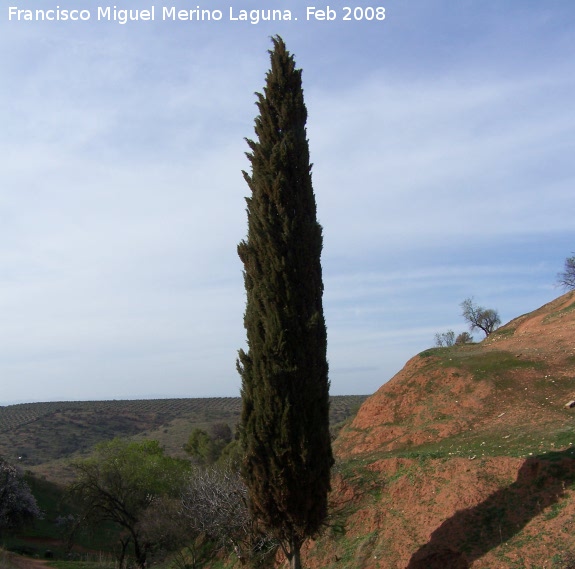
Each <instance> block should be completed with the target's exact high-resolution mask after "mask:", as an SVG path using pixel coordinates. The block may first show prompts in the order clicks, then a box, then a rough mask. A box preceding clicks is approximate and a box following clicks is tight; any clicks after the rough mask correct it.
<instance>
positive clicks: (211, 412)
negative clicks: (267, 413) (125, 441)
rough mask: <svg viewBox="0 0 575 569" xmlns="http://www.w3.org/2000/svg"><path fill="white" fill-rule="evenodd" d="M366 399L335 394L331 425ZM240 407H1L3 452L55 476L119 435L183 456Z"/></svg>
mask: <svg viewBox="0 0 575 569" xmlns="http://www.w3.org/2000/svg"><path fill="white" fill-rule="evenodd" d="M366 398H367V396H366V395H338V396H333V397H332V398H331V408H330V422H331V424H332V426H334V427H335V426H336V425H338V424H340V423H341V422H342V421H344V420H345V419H346V418H348V417H349V416H350V415H351V414H352V413H355V412H356V411H357V409H358V408H359V406H360V405H361V403H363V401H364V400H365V399H366ZM240 411H241V399H240V398H239V397H222V398H196V399H142V400H135V401H122V400H114V401H77V402H70V401H63V402H49V403H24V404H20V405H9V406H5V407H0V455H1V456H4V457H5V458H6V459H8V460H9V461H11V462H18V463H20V464H21V465H22V466H23V467H25V468H27V469H30V470H32V471H34V472H37V473H40V474H44V475H47V476H48V477H52V478H56V479H57V478H58V477H60V476H61V475H62V465H63V464H65V462H66V461H67V460H69V459H70V458H71V457H74V456H78V455H81V454H83V453H88V452H89V451H90V449H91V448H92V447H93V446H94V445H95V444H97V443H99V442H101V441H104V440H110V439H112V438H114V437H132V438H135V439H138V438H140V439H141V438H149V439H154V440H158V441H160V442H161V443H162V445H164V447H165V448H166V451H167V452H168V453H170V454H172V455H175V456H178V455H180V456H183V455H184V453H183V450H182V445H183V444H184V443H185V442H186V441H187V439H188V436H189V434H190V432H191V431H192V429H194V428H207V427H209V425H211V424H213V423H217V422H225V423H228V424H229V425H230V427H231V428H232V429H234V428H235V426H236V424H237V423H238V421H239V417H240Z"/></svg>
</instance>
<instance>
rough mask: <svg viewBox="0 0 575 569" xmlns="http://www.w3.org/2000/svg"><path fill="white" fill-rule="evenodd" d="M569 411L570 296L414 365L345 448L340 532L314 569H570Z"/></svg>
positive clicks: (340, 443) (348, 435) (371, 408)
mask: <svg viewBox="0 0 575 569" xmlns="http://www.w3.org/2000/svg"><path fill="white" fill-rule="evenodd" d="M572 400H575V292H570V293H568V294H566V295H563V296H561V297H559V298H557V299H556V300H554V301H553V302H551V303H549V304H547V305H545V306H543V307H541V308H540V309H538V310H535V311H534V312H532V313H530V314H526V315H523V316H520V317H519V318H516V319H514V320H512V321H511V322H509V323H508V324H507V325H505V326H503V327H502V328H500V329H499V330H497V331H496V332H494V333H493V334H491V335H490V336H489V337H488V338H487V339H485V340H484V341H482V342H480V343H478V344H473V345H465V346H453V347H449V348H432V349H429V350H425V351H424V352H422V353H420V354H418V355H417V356H415V357H414V358H412V359H411V360H410V361H409V362H407V364H406V365H405V367H404V368H403V369H402V370H401V371H400V372H399V373H398V374H397V375H396V376H395V377H394V378H393V379H391V380H390V381H389V382H388V383H386V384H384V385H383V386H382V387H381V388H380V389H379V390H378V391H377V393H375V394H374V395H372V396H371V397H369V398H368V399H367V400H366V402H365V403H364V404H363V405H362V407H361V409H360V410H359V412H358V413H357V415H356V416H355V418H354V420H353V421H352V422H351V423H350V424H349V425H347V426H345V427H344V428H343V429H342V431H341V433H340V435H339V437H338V439H337V440H336V442H335V452H336V456H337V458H338V465H337V468H336V472H337V474H336V475H335V477H334V482H333V486H334V491H333V492H332V500H333V505H332V506H333V508H332V520H331V524H332V527H333V528H335V529H334V530H333V531H329V532H326V533H325V535H324V536H323V537H321V538H320V539H319V540H318V541H317V542H315V543H314V544H312V546H311V548H310V550H309V551H308V553H307V556H306V561H305V562H306V566H309V567H314V568H320V567H321V568H322V569H329V568H334V569H335V568H336V567H337V568H338V569H352V568H353V569H357V568H362V569H375V568H381V569H465V568H468V567H472V568H473V569H493V568H495V567H497V568H517V569H523V568H527V567H530V568H535V567H549V568H555V569H559V568H564V569H565V568H568V567H575V564H573V561H575V531H574V526H573V523H574V520H575V408H569V407H567V406H566V404H568V403H569V402H570V401H572ZM337 528H339V530H338V531H336V529H337ZM571 554H573V556H572V558H571V562H569V563H571V564H569V563H568V555H571Z"/></svg>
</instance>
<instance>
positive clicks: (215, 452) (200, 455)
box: [184, 423, 232, 464]
mask: <svg viewBox="0 0 575 569" xmlns="http://www.w3.org/2000/svg"><path fill="white" fill-rule="evenodd" d="M219 425H221V423H216V425H212V429H211V431H212V434H211V435H210V434H208V433H207V432H206V431H204V430H203V429H194V430H193V431H192V432H191V433H190V437H189V439H188V442H187V443H186V444H185V445H184V450H185V451H186V452H187V453H188V454H189V455H190V456H191V457H192V458H193V459H195V461H196V462H197V463H198V464H214V462H216V461H217V460H218V459H219V458H220V456H221V454H222V451H223V450H224V448H225V447H226V446H227V445H228V444H229V443H230V442H231V439H232V437H231V429H230V428H229V426H228V431H229V436H228V433H227V432H222V433H219V432H217V429H218V428H219ZM226 426H227V425H226ZM214 427H215V428H216V432H214Z"/></svg>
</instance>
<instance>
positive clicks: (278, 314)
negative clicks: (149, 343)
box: [238, 36, 333, 569]
mask: <svg viewBox="0 0 575 569" xmlns="http://www.w3.org/2000/svg"><path fill="white" fill-rule="evenodd" d="M272 41H273V46H274V49H273V50H272V51H270V52H269V53H270V56H271V68H270V70H269V71H268V73H267V75H266V85H265V87H264V89H263V91H264V92H263V94H261V93H256V95H257V106H258V109H259V116H257V117H256V119H255V133H256V135H257V140H256V141H254V140H248V139H246V140H247V143H248V145H249V147H250V150H251V152H248V153H247V156H248V158H249V160H250V162H251V169H252V172H251V175H250V174H248V173H246V172H243V174H244V178H245V180H246V182H247V184H248V186H249V188H250V190H251V197H248V198H246V201H247V214H248V235H247V238H246V240H244V241H242V242H241V243H240V244H239V246H238V253H239V256H240V258H241V260H242V262H243V264H244V283H245V288H246V293H247V305H246V311H245V315H244V326H245V328H246V332H247V343H248V351H247V353H246V352H245V351H244V350H240V352H239V360H238V370H239V372H240V374H241V376H242V416H241V435H242V444H243V450H244V456H245V459H244V468H243V473H244V478H245V481H246V483H247V485H248V488H249V494H250V502H251V508H252V514H253V516H254V517H255V518H256V519H257V520H258V521H259V522H260V523H261V524H262V525H263V526H264V527H265V528H266V529H267V530H268V531H269V532H271V533H272V535H274V536H275V537H276V538H277V539H278V541H279V542H280V544H281V546H282V548H283V550H284V552H285V554H286V556H287V558H288V559H289V561H290V566H291V567H292V569H299V567H300V566H301V563H300V548H301V546H302V544H303V542H304V541H305V540H306V539H307V538H308V537H311V536H313V535H315V534H317V532H318V530H319V529H320V527H321V525H322V522H323V521H324V520H325V518H326V515H327V494H328V492H329V490H330V468H331V466H332V464H333V456H332V451H331V441H330V433H329V381H328V365H327V359H326V349H327V334H326V327H325V320H324V316H323V305H322V295H323V281H322V273H321V264H320V256H321V250H322V242H323V238H322V228H321V226H320V225H319V223H318V222H317V218H316V203H315V196H314V193H313V188H312V182H311V164H310V162H309V147H308V141H307V135H306V128H305V124H306V120H307V110H306V107H305V104H304V99H303V91H302V85H301V69H296V68H295V61H294V58H293V56H292V55H291V54H290V53H289V52H288V51H287V50H286V46H285V44H284V42H283V40H282V39H281V38H280V37H279V36H276V37H274V38H272Z"/></svg>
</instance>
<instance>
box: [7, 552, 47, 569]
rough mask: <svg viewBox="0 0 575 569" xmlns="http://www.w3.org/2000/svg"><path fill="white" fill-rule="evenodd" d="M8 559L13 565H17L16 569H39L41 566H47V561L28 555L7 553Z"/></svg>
mask: <svg viewBox="0 0 575 569" xmlns="http://www.w3.org/2000/svg"><path fill="white" fill-rule="evenodd" d="M9 561H10V563H11V564H12V566H13V567H17V568H18V569H41V568H42V567H48V564H47V562H46V561H44V560H43V559H30V558H29V557H22V556H21V555H16V554H14V553H11V554H9ZM0 569H4V567H0Z"/></svg>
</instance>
